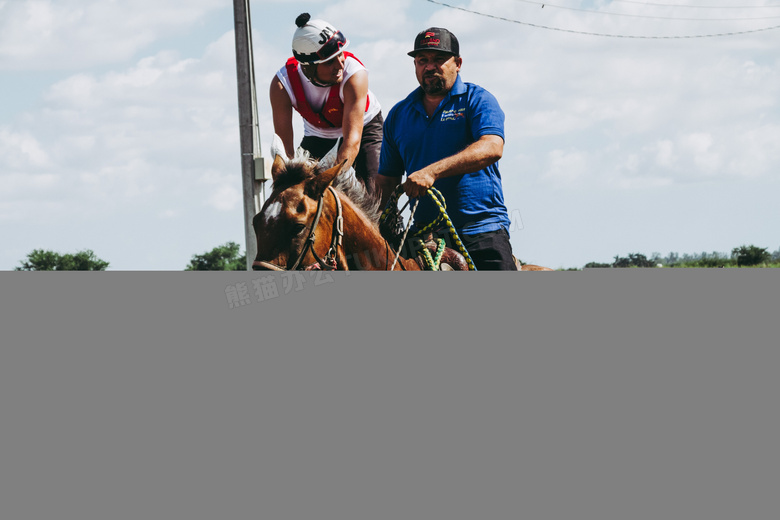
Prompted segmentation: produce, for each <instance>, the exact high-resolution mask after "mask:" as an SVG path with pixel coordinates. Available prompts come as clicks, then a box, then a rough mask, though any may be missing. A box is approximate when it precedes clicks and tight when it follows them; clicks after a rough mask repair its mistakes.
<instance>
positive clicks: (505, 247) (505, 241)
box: [401, 228, 517, 271]
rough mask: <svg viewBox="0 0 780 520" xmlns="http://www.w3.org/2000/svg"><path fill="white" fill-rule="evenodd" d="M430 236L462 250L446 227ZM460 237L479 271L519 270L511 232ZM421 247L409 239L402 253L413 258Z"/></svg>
mask: <svg viewBox="0 0 780 520" xmlns="http://www.w3.org/2000/svg"><path fill="white" fill-rule="evenodd" d="M401 233H403V232H401ZM426 238H427V237H426ZM430 238H433V239H434V240H435V239H438V238H443V239H444V245H446V246H447V247H449V248H451V249H454V250H455V251H458V252H460V249H459V248H458V245H457V244H456V243H455V241H454V240H453V239H452V236H451V234H450V232H449V231H447V230H446V229H439V230H436V231H433V233H432V235H431V237H430ZM459 238H460V241H461V242H462V243H463V246H464V247H465V248H466V251H467V252H468V254H469V256H470V257H471V261H472V262H473V263H474V267H476V268H477V271H517V264H516V263H515V258H514V256H512V244H510V243H509V233H508V232H507V231H506V230H505V229H503V228H501V229H499V230H497V231H488V232H487V233H478V234H476V235H459ZM421 248H422V245H421V244H419V243H418V242H414V241H410V240H408V239H407V242H406V244H405V245H404V248H403V250H402V254H403V255H404V257H406V258H412V257H415V256H417V254H418V252H419V251H420V250H421Z"/></svg>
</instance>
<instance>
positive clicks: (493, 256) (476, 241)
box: [460, 228, 517, 271]
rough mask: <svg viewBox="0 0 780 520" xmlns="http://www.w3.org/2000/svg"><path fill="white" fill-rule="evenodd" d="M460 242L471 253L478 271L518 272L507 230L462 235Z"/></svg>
mask: <svg viewBox="0 0 780 520" xmlns="http://www.w3.org/2000/svg"><path fill="white" fill-rule="evenodd" d="M460 241H461V242H463V245H464V246H465V247H466V251H468V252H469V256H470V257H471V260H472V262H474V266H475V267H476V268H477V271H517V264H516V263H515V259H514V257H513V256H512V244H510V243H509V233H508V232H507V230H506V229H504V228H501V229H499V230H498V231H488V232H487V233H478V234H476V235H461V237H460Z"/></svg>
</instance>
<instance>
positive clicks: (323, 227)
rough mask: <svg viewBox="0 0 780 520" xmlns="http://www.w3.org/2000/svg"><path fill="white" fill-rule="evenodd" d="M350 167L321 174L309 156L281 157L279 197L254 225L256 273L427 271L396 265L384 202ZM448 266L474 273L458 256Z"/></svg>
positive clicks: (404, 261)
mask: <svg viewBox="0 0 780 520" xmlns="http://www.w3.org/2000/svg"><path fill="white" fill-rule="evenodd" d="M272 153H273V152H272ZM323 162H324V161H323ZM320 164H322V162H321V163H320ZM345 166H346V165H345V163H342V164H337V165H335V166H333V167H331V168H328V169H322V170H321V169H320V168H318V163H317V162H316V161H313V160H311V159H309V158H308V156H306V155H305V154H300V153H299V154H298V155H297V156H296V158H294V159H291V160H285V159H284V158H283V156H282V154H281V153H276V154H275V158H274V162H273V167H272V168H271V175H272V178H273V191H272V193H271V195H270V196H269V197H268V200H266V202H265V204H264V205H263V208H262V210H261V211H260V213H258V214H257V215H255V217H254V219H253V221H252V225H253V227H254V230H255V235H256V237H257V256H256V257H255V260H254V263H253V265H252V268H253V269H255V270H274V271H284V270H296V269H303V270H317V269H324V270H335V269H338V270H345V271H346V270H367V271H387V270H390V268H391V267H393V268H394V270H405V271H420V270H423V266H422V265H421V263H420V262H418V261H417V260H416V259H410V258H404V257H399V258H398V260H397V262H396V261H395V259H396V252H397V250H394V249H393V248H392V246H391V245H390V244H389V243H388V242H387V241H386V240H385V239H384V238H383V236H382V234H381V233H380V231H379V227H378V221H379V216H380V213H381V211H380V209H381V208H380V204H379V200H378V199H377V198H376V197H374V196H372V195H370V194H369V193H368V192H367V191H366V190H365V188H364V186H363V185H362V184H361V183H360V181H358V180H357V179H356V178H355V176H354V174H351V173H352V172H351V171H349V170H347V169H346V168H345ZM394 263H395V264H394ZM442 263H443V265H449V266H450V267H452V270H462V269H463V268H464V267H465V268H466V269H468V265H467V264H466V262H465V260H463V257H462V256H460V254H459V253H456V252H455V251H452V250H449V251H447V252H446V253H445V256H444V257H443V258H442ZM445 269H446V268H445ZM447 270H449V269H447Z"/></svg>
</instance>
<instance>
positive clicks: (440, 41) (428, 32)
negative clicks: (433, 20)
mask: <svg viewBox="0 0 780 520" xmlns="http://www.w3.org/2000/svg"><path fill="white" fill-rule="evenodd" d="M419 51H441V52H447V53H449V54H453V55H455V56H460V45H458V39H457V38H456V37H455V35H454V34H452V33H451V32H450V31H448V30H447V29H442V28H441V27H429V28H428V29H425V30H424V31H420V33H419V34H418V35H417V37H416V38H415V39H414V50H413V51H411V52H408V53H407V54H408V55H409V56H411V57H414V55H415V54H417V53H418V52H419Z"/></svg>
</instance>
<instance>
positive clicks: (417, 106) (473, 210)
mask: <svg viewBox="0 0 780 520" xmlns="http://www.w3.org/2000/svg"><path fill="white" fill-rule="evenodd" d="M422 97H423V90H422V88H419V87H418V88H417V90H415V91H414V92H412V93H411V94H409V96H407V98H406V99H404V100H403V101H400V102H399V103H397V104H396V105H395V106H394V107H393V108H392V109H391V110H390V112H388V114H387V118H386V119H385V124H384V137H383V140H382V152H381V155H380V160H379V174H380V175H386V176H390V177H402V176H403V175H404V172H406V173H407V174H409V173H414V172H416V171H417V170H420V169H422V168H424V167H426V166H428V165H430V164H432V163H434V162H436V161H439V160H440V159H444V158H445V157H450V156H452V155H455V154H457V153H458V152H461V151H463V149H464V148H466V147H467V146H469V145H470V144H472V143H473V142H475V141H477V140H478V139H479V138H480V137H482V136H484V135H497V136H499V137H501V138H502V139H504V112H503V111H502V110H501V107H500V106H499V105H498V101H496V98H495V97H494V96H493V95H492V94H491V93H490V92H488V91H487V90H485V89H484V88H482V87H480V86H478V85H474V84H472V83H465V82H463V81H462V80H461V78H460V75H458V77H457V79H456V80H455V84H454V85H453V87H452V89H451V90H450V92H449V94H448V95H447V97H446V98H444V100H443V101H442V102H441V103H440V104H439V107H438V108H437V109H436V112H435V113H434V114H433V116H431V117H428V114H427V113H426V112H425V107H424V106H423V102H422ZM434 186H435V187H436V189H438V190H439V191H440V192H441V194H442V195H443V196H444V199H445V201H446V202H447V214H448V215H449V217H450V220H452V223H453V225H454V226H455V229H456V230H457V231H458V234H465V235H473V234H476V233H485V232H488V231H496V230H498V229H500V228H502V227H503V228H505V229H506V230H507V231H508V230H509V226H510V220H509V215H508V212H507V209H506V206H505V205H504V192H503V189H502V187H501V173H500V172H499V171H498V163H497V162H496V163H494V164H492V165H490V166H488V167H486V168H484V169H482V170H479V171H476V172H474V173H467V174H463V175H455V176H452V177H446V178H444V179H438V180H437V181H436V182H435V183H434ZM438 215H439V209H438V207H437V206H436V205H435V204H434V202H433V201H432V200H431V199H430V197H428V196H426V197H422V198H421V200H420V204H419V205H418V207H417V210H416V211H415V215H414V217H415V218H414V220H415V227H417V228H422V227H424V226H425V225H426V224H428V223H430V222H432V221H433V220H434V219H435V218H436V217H437V216H438Z"/></svg>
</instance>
